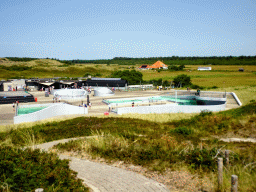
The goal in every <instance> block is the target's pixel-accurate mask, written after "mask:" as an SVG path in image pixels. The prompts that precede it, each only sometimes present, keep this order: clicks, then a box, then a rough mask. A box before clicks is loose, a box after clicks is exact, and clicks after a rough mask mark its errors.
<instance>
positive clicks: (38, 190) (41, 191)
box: [35, 188, 44, 192]
mask: <svg viewBox="0 0 256 192" xmlns="http://www.w3.org/2000/svg"><path fill="white" fill-rule="evenodd" d="M35 192H44V189H43V188H38V189H36V190H35Z"/></svg>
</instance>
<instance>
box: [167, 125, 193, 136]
mask: <svg viewBox="0 0 256 192" xmlns="http://www.w3.org/2000/svg"><path fill="white" fill-rule="evenodd" d="M170 133H177V134H180V135H183V136H188V135H191V134H192V133H193V130H192V129H190V128H187V127H177V128H175V129H171V131H170Z"/></svg>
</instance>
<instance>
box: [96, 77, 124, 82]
mask: <svg viewBox="0 0 256 192" xmlns="http://www.w3.org/2000/svg"><path fill="white" fill-rule="evenodd" d="M91 80H93V81H95V80H96V81H97V80H101V81H111V80H112V81H119V80H121V78H98V77H92V78H91Z"/></svg>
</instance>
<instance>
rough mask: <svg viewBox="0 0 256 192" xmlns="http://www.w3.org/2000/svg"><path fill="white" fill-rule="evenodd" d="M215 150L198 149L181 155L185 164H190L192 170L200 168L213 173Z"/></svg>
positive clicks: (215, 165)
mask: <svg viewBox="0 0 256 192" xmlns="http://www.w3.org/2000/svg"><path fill="white" fill-rule="evenodd" d="M216 154H217V149H215V148H213V149H211V150H208V149H205V148H203V149H199V148H195V149H193V150H191V151H189V152H187V153H184V154H182V155H181V156H183V158H184V160H185V162H186V163H188V164H190V166H191V167H192V168H193V169H198V168H199V167H201V168H202V169H203V170H210V171H214V170H215V169H216V167H217V163H216V158H215V159H213V157H214V156H215V155H216Z"/></svg>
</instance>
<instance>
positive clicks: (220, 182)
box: [218, 158, 223, 190]
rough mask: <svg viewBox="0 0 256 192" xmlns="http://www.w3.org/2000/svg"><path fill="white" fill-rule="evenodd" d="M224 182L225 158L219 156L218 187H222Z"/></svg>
mask: <svg viewBox="0 0 256 192" xmlns="http://www.w3.org/2000/svg"><path fill="white" fill-rule="evenodd" d="M222 184H223V158H218V189H219V190H221V189H222Z"/></svg>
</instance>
